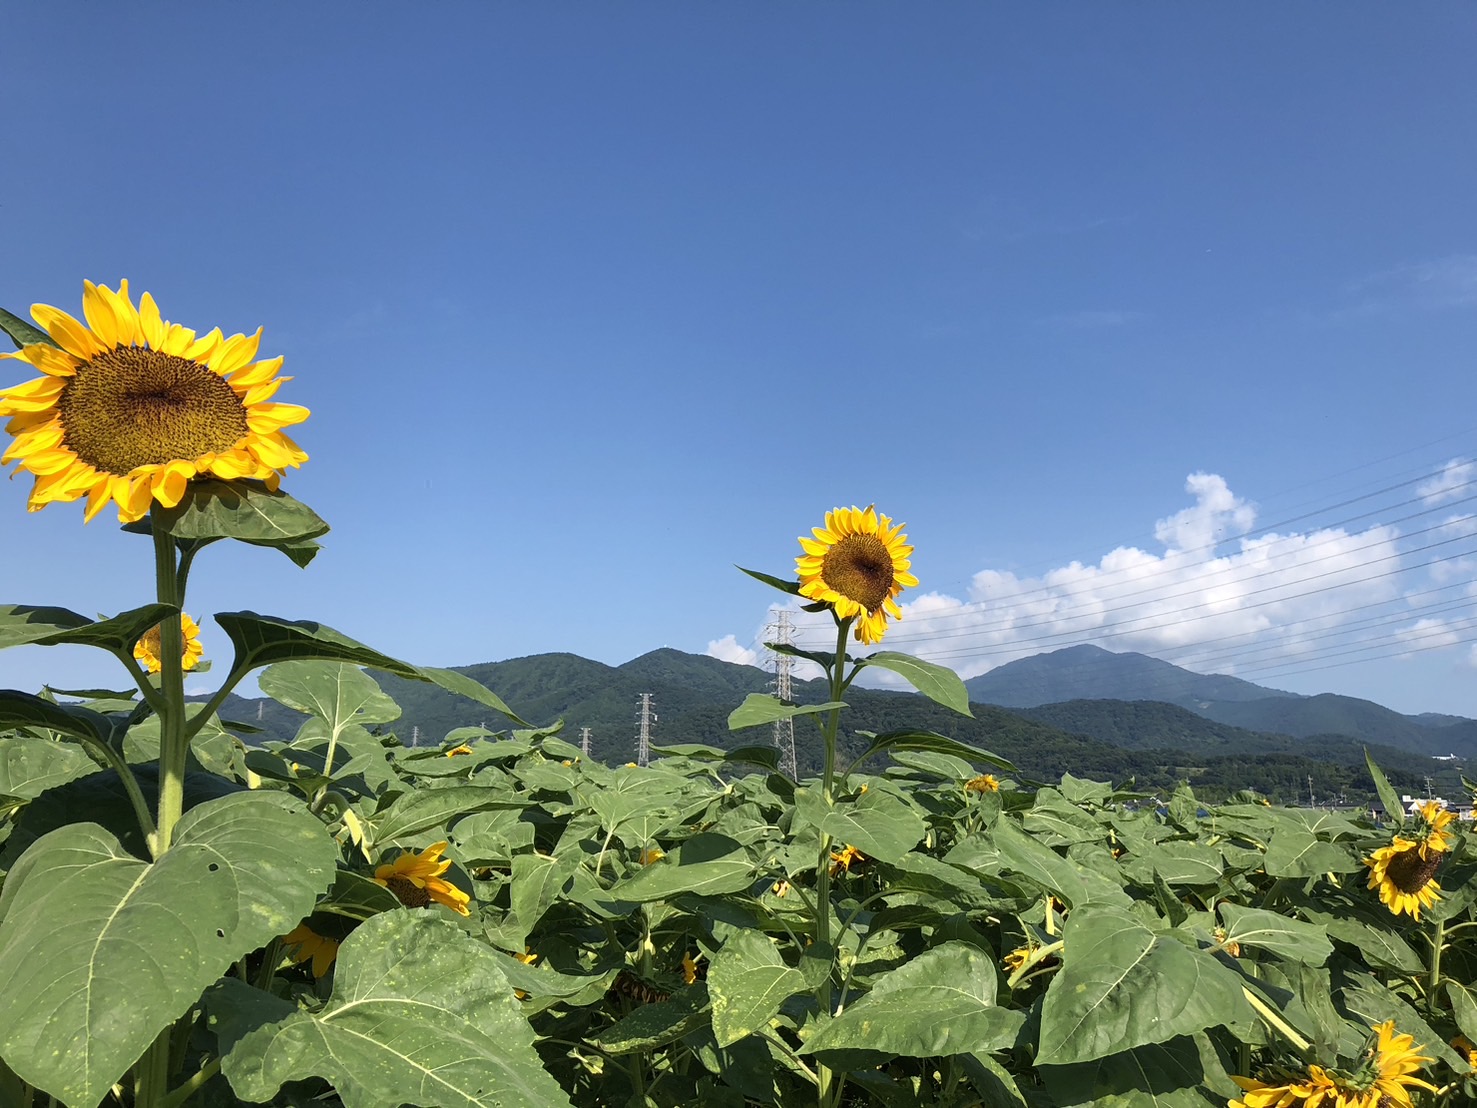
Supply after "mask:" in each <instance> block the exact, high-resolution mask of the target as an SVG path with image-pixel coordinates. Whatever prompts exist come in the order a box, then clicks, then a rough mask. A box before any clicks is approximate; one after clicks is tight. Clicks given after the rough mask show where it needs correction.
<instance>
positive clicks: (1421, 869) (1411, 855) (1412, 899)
mask: <svg viewBox="0 0 1477 1108" xmlns="http://www.w3.org/2000/svg"><path fill="white" fill-rule="evenodd" d="M1416 812H1417V814H1418V816H1419V818H1418V819H1417V821H1416V823H1415V824H1414V826H1413V827H1412V828H1411V836H1412V837H1410V838H1406V837H1405V836H1404V835H1396V836H1395V838H1394V840H1393V841H1392V842H1391V843H1390V845H1389V846H1382V847H1380V848H1379V849H1378V850H1376V851H1374V852H1373V853H1372V854H1370V856H1369V857H1367V858H1365V859H1364V864H1365V865H1366V866H1368V867H1369V883H1368V886H1367V887H1368V888H1371V889H1378V890H1379V894H1380V901H1381V903H1383V904H1384V905H1385V906H1386V907H1387V908H1389V909H1390V911H1391V912H1392V913H1394V914H1395V915H1397V916H1398V915H1400V914H1401V913H1402V912H1406V913H1409V915H1410V917H1411V918H1412V919H1414V920H1417V921H1419V920H1420V918H1421V909H1423V908H1429V907H1431V906H1432V905H1433V904H1435V903H1436V901H1438V900H1440V899H1441V886H1440V885H1439V884H1438V883H1437V881H1436V870H1437V869H1438V868H1439V867H1440V865H1441V856H1442V855H1443V854H1444V853H1445V852H1446V851H1448V850H1450V849H1451V835H1452V833H1451V832H1450V831H1449V830H1447V828H1448V827H1449V826H1450V825H1451V823H1452V822H1453V821H1454V820H1455V819H1456V816H1455V815H1454V814H1453V813H1451V812H1448V811H1445V810H1444V809H1442V808H1441V806H1440V805H1438V804H1436V803H1435V802H1434V801H1426V802H1425V803H1423V804H1421V805H1420V806H1419V807H1418V808H1417V809H1416Z"/></svg>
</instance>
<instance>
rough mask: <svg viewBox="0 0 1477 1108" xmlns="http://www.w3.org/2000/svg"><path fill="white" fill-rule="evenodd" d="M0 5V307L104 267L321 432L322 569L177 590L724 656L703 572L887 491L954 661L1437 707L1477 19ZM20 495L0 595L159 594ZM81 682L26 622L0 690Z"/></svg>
mask: <svg viewBox="0 0 1477 1108" xmlns="http://www.w3.org/2000/svg"><path fill="white" fill-rule="evenodd" d="M6 21H7V40H8V42H9V44H10V47H11V48H10V49H9V50H8V51H7V57H6V64H5V65H4V66H3V67H0V103H4V104H5V105H6V118H7V125H6V130H7V142H6V146H7V156H6V157H5V159H4V163H3V168H0V226H3V228H4V241H5V247H6V249H5V264H4V266H3V267H0V305H3V306H5V307H8V308H9V309H10V310H12V311H16V312H19V313H22V314H23V313H25V311H26V310H27V309H28V307H29V305H30V304H31V303H33V302H37V301H39V302H43V303H50V304H55V305H57V306H59V307H62V308H65V309H67V310H70V311H73V312H76V311H77V310H78V309H79V304H80V296H81V286H82V281H83V279H84V278H86V279H91V280H94V281H98V282H101V283H106V284H108V285H110V286H113V285H115V284H116V281H117V280H118V278H120V277H128V278H129V280H130V283H131V284H132V286H133V288H134V289H135V291H142V290H144V289H147V290H150V291H151V292H153V294H154V295H155V297H156V298H157V299H158V301H159V303H160V305H161V308H162V310H163V312H164V314H165V315H166V316H167V317H169V318H171V319H174V320H177V321H179V322H182V323H185V324H186V325H189V326H193V327H196V328H197V329H199V330H201V331H204V330H207V329H209V328H210V327H212V326H217V325H219V326H221V327H222V328H224V329H225V330H226V332H227V333H228V334H229V333H231V332H233V331H241V330H245V331H250V330H254V329H255V328H256V327H257V326H258V325H264V326H265V328H266V334H265V338H264V340H263V346H262V351H263V354H264V355H267V356H271V355H275V354H283V355H285V357H286V366H285V369H284V372H286V373H289V374H292V375H294V376H295V378H296V379H295V380H294V381H293V382H292V383H290V384H289V385H288V386H286V388H285V389H284V390H283V392H282V393H281V394H279V397H278V399H280V400H284V401H289V402H294V403H300V404H305V405H307V406H308V407H310V408H311V409H312V410H313V416H312V418H311V419H310V420H309V421H308V422H307V423H306V424H304V425H302V426H301V427H300V428H297V429H296V431H295V432H294V436H295V437H296V438H297V439H298V441H299V442H300V443H301V444H302V445H303V446H304V447H305V448H306V449H307V450H308V451H309V453H310V454H311V455H312V460H311V461H310V462H309V463H308V465H307V466H306V467H304V468H303V469H302V470H301V471H300V472H297V473H294V474H292V475H291V477H290V478H289V479H288V481H287V482H286V485H285V487H286V488H287V489H288V490H289V491H290V492H292V493H293V494H294V495H296V496H298V497H299V498H301V499H303V500H305V501H307V502H308V503H310V504H311V505H313V506H314V507H315V508H316V509H317V510H318V511H319V513H320V514H322V515H323V516H324V517H325V518H327V519H328V520H329V521H330V522H331V523H332V524H333V527H334V530H333V533H332V534H331V535H330V536H329V538H328V542H327V549H326V550H325V551H324V553H323V554H322V555H321V556H320V558H319V560H318V562H317V563H316V564H315V565H313V566H312V567H311V568H310V569H308V570H307V571H299V570H297V569H295V568H294V567H293V566H292V565H290V564H289V563H288V562H287V561H286V560H285V559H282V558H280V557H278V556H276V555H274V554H272V553H270V552H265V551H260V550H254V549H251V550H242V551H239V552H221V553H216V552H214V551H212V555H213V556H210V557H206V558H203V559H202V561H201V562H200V564H199V565H198V567H197V570H196V572H195V576H194V578H193V579H192V592H191V597H190V601H189V605H188V606H189V608H190V610H191V611H192V613H193V614H195V615H197V616H206V615H208V613H209V612H212V611H218V610H231V609H238V608H251V609H255V610H259V611H266V612H270V613H272V614H276V615H281V616H286V617H290V618H313V619H318V620H321V621H323V622H326V623H328V624H331V625H333V626H335V627H337V628H339V629H340V630H342V631H344V632H345V633H348V634H351V635H354V636H355V637H358V638H361V639H363V640H365V641H367V642H369V643H371V644H373V645H375V646H377V647H379V648H381V649H383V650H386V651H387V652H389V653H392V654H397V655H399V656H402V657H405V658H408V659H411V660H413V661H417V662H423V663H430V664H440V665H461V664H470V663H473V662H479V661H491V660H497V659H502V658H508V657H516V656H520V655H525V654H533V653H541V652H545V651H557V650H565V651H571V652H574V653H578V654H582V655H585V656H587V657H592V658H597V659H600V660H602V661H605V662H610V663H619V662H622V661H625V660H627V659H629V658H632V657H634V656H636V655H639V654H641V653H644V652H645V651H647V650H650V649H652V648H655V647H658V646H663V645H669V646H673V647H677V648H679V649H683V650H689V651H693V652H703V651H706V650H711V651H712V652H713V653H715V654H718V655H719V656H723V657H729V658H733V659H736V660H748V659H751V658H755V659H758V660H762V659H759V656H758V655H757V654H756V651H757V650H758V649H760V647H761V644H762V639H763V634H762V632H763V628H764V626H765V624H766V622H767V621H768V619H769V618H770V617H769V614H768V612H767V605H768V604H769V603H770V600H771V596H770V595H767V594H766V591H765V590H764V589H763V588H762V586H759V585H757V584H756V583H754V582H752V581H750V580H749V579H747V578H745V577H743V576H742V575H740V574H739V573H738V572H737V571H736V570H735V569H734V568H733V565H734V564H735V563H739V564H743V565H749V566H754V567H756V568H761V569H765V570H768V571H771V572H776V573H781V574H787V573H789V572H790V569H791V567H792V565H793V562H792V559H793V557H794V555H795V553H796V552H797V548H796V545H795V542H794V538H795V536H796V535H798V534H800V533H802V532H803V531H806V530H808V529H809V528H810V527H811V526H812V525H814V524H818V523H820V522H821V519H822V517H823V514H824V512H825V511H826V510H827V509H828V508H831V507H834V506H837V505H847V504H859V505H865V504H867V503H869V502H876V504H877V505H878V507H879V509H880V510H882V511H884V512H886V513H888V514H889V515H892V516H894V517H895V518H898V519H901V520H904V521H906V522H907V524H908V533H909V535H910V537H911V539H912V541H913V542H914V544H915V546H916V548H917V549H916V554H915V558H914V567H913V568H914V571H915V573H916V574H917V576H918V577H919V578H920V580H921V585H920V588H919V589H918V590H916V591H913V592H910V593H909V594H906V595H905V598H904V599H906V600H909V601H910V602H911V603H910V605H909V606H908V607H907V608H906V612H907V615H906V618H905V620H904V622H903V623H902V624H900V625H899V626H898V627H896V628H895V629H894V632H893V633H892V634H891V635H890V636H889V638H888V641H887V643H886V645H888V646H895V647H896V648H897V649H907V650H912V651H916V652H919V653H922V654H924V655H925V656H931V657H936V658H937V659H938V660H940V661H944V662H947V663H948V664H951V665H955V666H956V667H957V668H958V669H959V670H960V671H961V672H962V673H964V674H965V675H971V674H973V673H976V672H982V671H983V670H984V669H986V668H988V667H989V666H990V665H994V664H998V663H999V662H1001V661H1007V660H1010V658H1012V657H1019V656H1022V655H1025V654H1030V653H1035V652H1037V651H1039V650H1042V649H1051V648H1054V647H1057V646H1066V645H1072V644H1073V643H1076V642H1096V643H1098V644H1099V645H1102V646H1104V647H1107V648H1109V649H1120V650H1121V649H1136V650H1144V651H1146V652H1149V653H1155V654H1157V655H1159V656H1162V657H1166V658H1169V659H1170V660H1178V661H1183V662H1184V663H1185V664H1187V665H1190V666H1191V667H1192V668H1201V669H1206V670H1220V671H1225V672H1235V673H1239V674H1242V675H1244V676H1248V677H1251V678H1252V679H1254V680H1259V681H1262V682H1263V683H1266V684H1272V685H1276V686H1278V687H1283V688H1290V689H1294V690H1296V691H1302V692H1318V691H1324V690H1327V691H1338V692H1345V693H1350V694H1354V695H1363V696H1368V697H1371V698H1373V699H1377V700H1380V701H1382V702H1384V703H1387V704H1390V705H1391V706H1393V707H1396V708H1399V709H1401V710H1405V711H1420V710H1440V711H1452V712H1461V713H1466V714H1471V715H1477V668H1474V655H1473V640H1474V639H1477V630H1473V629H1472V628H1473V626H1474V623H1473V622H1464V621H1472V620H1473V617H1474V616H1477V612H1474V611H1473V610H1472V609H1471V608H1470V607H1469V606H1468V590H1467V588H1466V585H1465V582H1466V580H1468V579H1470V578H1471V576H1472V572H1471V571H1472V570H1473V569H1474V568H1477V538H1474V539H1472V540H1471V541H1466V534H1467V532H1469V531H1470V530H1472V529H1473V525H1472V523H1471V522H1470V521H1469V520H1467V519H1466V515H1467V509H1466V506H1465V505H1464V503H1463V499H1462V498H1463V497H1465V496H1467V495H1468V494H1469V492H1470V490H1469V489H1467V487H1466V485H1465V483H1464V482H1465V481H1467V480H1468V478H1467V477H1466V476H1465V474H1466V472H1467V471H1466V470H1464V469H1463V466H1464V464H1465V463H1466V461H1467V460H1468V459H1470V458H1473V457H1477V405H1474V403H1473V401H1474V399H1477V396H1474V394H1477V382H1474V379H1473V374H1472V372H1471V365H1472V351H1473V350H1474V349H1477V343H1474V339H1477V228H1474V223H1473V216H1472V211H1473V200H1472V198H1473V196H1474V195H1477V153H1474V151H1477V114H1474V113H1473V112H1472V111H1471V110H1470V108H1471V105H1472V103H1473V94H1474V92H1477V75H1474V72H1473V69H1472V66H1471V64H1470V60H1471V58H1472V56H1473V52H1474V47H1477V12H1474V10H1473V9H1471V8H1470V7H1466V6H1461V5H1428V6H1425V7H1423V8H1421V9H1419V10H1418V11H1415V12H1412V11H1411V10H1408V9H1399V10H1397V9H1395V8H1391V7H1388V6H1385V5H1376V4H1372V3H1371V4H1356V5H1345V6H1341V7H1340V8H1339V9H1338V11H1337V12H1336V13H1334V12H1333V10H1332V9H1330V8H1327V7H1323V6H1314V5H1307V6H1300V7H1297V8H1294V9H1287V8H1284V7H1273V6H1267V7H1265V8H1262V9H1259V10H1258V9H1247V8H1245V7H1239V8H1238V7H1235V6H1230V5H1220V6H1213V7H1212V6H1181V5H1170V4H1144V5H1130V6H1120V5H1111V6H1110V5H1089V4H1085V3H1076V4H1060V5H1051V6H1037V5H1024V4H1020V5H1005V4H996V5H973V4H940V5H929V6H927V8H926V9H924V8H918V7H916V6H911V5H901V4H876V3H866V4H853V5H840V4H831V5H819V4H817V5H805V6H792V5H779V4H753V5H722V6H720V5H693V4H676V3H671V4H639V3H638V4H625V5H603V6H595V5H588V6H582V5H574V4H558V3H551V4H539V5H534V4H524V5H513V4H504V5H481V4H456V3H444V4H438V5H434V6H409V5H404V6H400V5H389V4H368V5H352V6H351V5H348V4H344V3H323V4H316V5H296V4H294V5H288V4H275V3H254V4H251V5H199V6H186V5H174V4H170V5H166V4H155V5H139V6H130V7H126V8H125V7H116V6H106V5H95V4H80V3H59V4H48V5H39V4H36V5H15V6H13V7H11V8H9V9H7V13H6ZM17 44H19V45H17ZM4 365H9V367H10V368H8V369H7V368H4ZM28 376H30V374H27V373H26V372H25V367H24V366H20V365H18V364H17V363H3V364H0V383H3V384H13V383H18V382H19V381H21V380H24V379H26V378H27V377H28ZM1197 474H1198V475H1200V476H1198V477H1197V476H1194V475H1197ZM1443 474H1444V476H1442V475H1443ZM1443 481H1444V482H1445V483H1444V484H1443V483H1442V482H1443ZM29 483H30V482H29V479H27V478H22V479H17V480H15V481H13V482H5V483H0V518H4V519H6V520H8V521H9V522H7V523H5V524H4V525H3V532H0V533H3V534H4V536H5V537H6V539H7V540H8V541H6V543H5V545H4V549H3V555H0V558H3V561H0V567H3V569H4V577H5V579H6V580H7V582H8V584H7V587H6V589H5V598H6V599H8V600H12V601H15V602H25V603H53V604H61V605H65V606H67V607H71V608H74V609H76V610H79V611H82V612H85V613H88V614H92V613H96V612H113V611H117V610H119V609H122V608H128V607H133V606H135V605H137V604H140V603H143V602H145V601H146V600H148V599H149V598H150V595H149V590H150V589H151V587H152V586H151V576H150V558H149V550H148V547H147V543H146V542H144V541H142V540H140V539H137V538H134V537H131V536H127V535H122V534H120V533H118V532H117V530H116V528H115V526H114V525H113V523H112V522H111V520H110V519H109V518H108V517H107V516H104V517H100V518H99V520H98V521H96V522H94V523H93V524H91V525H89V526H87V527H85V528H84V527H83V525H82V522H81V510H80V507H79V506H70V507H69V506H53V507H51V508H48V509H47V510H45V511H44V512H41V513H37V514H34V515H28V514H27V513H26V512H25V510H24V505H25V495H26V490H27V488H28V486H29ZM1381 489H1387V491H1386V492H1384V493H1378V492H1377V490H1381ZM1354 498H1363V499H1358V501H1357V502H1356V503H1353V504H1350V505H1346V506H1343V507H1340V506H1339V505H1340V504H1341V503H1342V502H1344V501H1349V500H1352V499H1354ZM1365 513H1367V514H1365ZM1289 520H1291V521H1292V522H1289V523H1286V524H1285V525H1284V521H1289ZM1272 525H1275V526H1272ZM1269 526H1271V528H1272V529H1271V530H1270V531H1266V530H1264V529H1266V528H1268V527H1269ZM1433 528H1444V530H1440V531H1437V530H1433ZM1418 531H1419V532H1422V533H1421V534H1420V535H1413V533H1414V532H1418ZM1243 535H1244V536H1245V537H1238V536H1243ZM1446 539H1450V540H1452V541H1449V542H1445V545H1442V546H1438V547H1434V548H1430V549H1421V548H1422V547H1425V546H1426V545H1427V544H1429V543H1432V542H1435V541H1438V540H1443V541H1444V540H1446ZM1427 563H1432V564H1427ZM1074 566H1075V567H1076V568H1075V569H1074V568H1073V567H1074ZM1273 586H1276V587H1277V588H1278V589H1280V590H1281V591H1267V590H1269V589H1270V588H1271V587H1273ZM1437 588H1441V589H1444V590H1445V591H1443V592H1440V593H1434V592H1431V591H1429V590H1434V589H1437ZM1438 606H1439V610H1437V609H1438ZM1422 620H1424V621H1426V622H1424V623H1423V622H1421V621H1422ZM202 623H204V624H205V626H206V636H207V637H206V648H207V653H208V654H210V653H213V652H215V651H220V650H224V649H225V646H226V644H225V642H224V637H223V636H222V635H220V633H219V632H218V631H216V632H215V633H214V634H211V630H212V626H211V625H210V624H209V623H208V621H207V620H202ZM1443 644H1444V645H1443ZM1438 645H1441V646H1442V647H1443V648H1441V649H1427V648H1429V647H1433V646H1438ZM1361 650H1362V653H1360V652H1359V651H1361ZM1351 651H1352V652H1351ZM1350 662H1353V663H1355V664H1349V663H1350ZM111 666H112V663H110V662H109V660H107V659H106V658H102V659H100V660H99V659H93V658H91V657H89V656H87V655H85V654H74V653H72V652H69V651H66V650H41V649H34V648H29V649H22V650H15V651H9V652H6V653H5V654H3V655H0V684H5V685H12V686H15V687H20V688H34V687H36V686H37V685H39V684H40V683H42V682H43V681H49V682H51V683H53V684H92V683H113V682H116V680H117V679H118V678H119V677H121V673H117V674H115V671H114V670H113V669H112V668H111ZM201 683H202V685H208V684H209V677H208V676H207V677H205V678H204V679H203V680H202V682H201Z"/></svg>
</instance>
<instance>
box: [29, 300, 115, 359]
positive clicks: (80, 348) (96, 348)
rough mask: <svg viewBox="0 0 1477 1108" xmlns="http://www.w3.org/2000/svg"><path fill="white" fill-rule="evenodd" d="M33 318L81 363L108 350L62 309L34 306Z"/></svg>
mask: <svg viewBox="0 0 1477 1108" xmlns="http://www.w3.org/2000/svg"><path fill="white" fill-rule="evenodd" d="M31 318H32V319H34V320H35V321H36V322H37V323H39V324H41V326H42V327H43V328H44V329H45V330H46V332H47V334H49V335H50V336H51V337H52V338H53V339H55V340H56V341H57V343H58V344H59V345H60V346H61V348H62V349H63V350H65V351H66V352H67V353H68V354H71V355H72V356H73V357H74V358H77V359H78V360H79V361H83V362H85V361H87V360H88V359H90V358H93V357H96V356H97V355H98V354H101V353H102V352H103V351H104V350H106V349H107V347H105V346H103V345H102V344H101V343H100V342H98V340H97V338H96V337H95V336H94V335H93V333H92V332H91V331H89V330H88V329H87V328H86V327H84V326H83V325H82V324H81V323H79V322H78V321H77V320H75V319H73V318H72V317H71V316H69V315H68V314H67V313H66V312H64V311H62V310H61V309H60V308H53V307H52V306H51V305H50V304H32V305H31Z"/></svg>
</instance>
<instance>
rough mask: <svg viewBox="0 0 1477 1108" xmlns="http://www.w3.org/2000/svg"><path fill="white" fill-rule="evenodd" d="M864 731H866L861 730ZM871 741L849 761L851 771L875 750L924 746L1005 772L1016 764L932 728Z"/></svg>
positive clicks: (874, 738)
mask: <svg viewBox="0 0 1477 1108" xmlns="http://www.w3.org/2000/svg"><path fill="white" fill-rule="evenodd" d="M860 733H861V734H863V735H865V734H867V732H865V731H863V732H860ZM871 738H872V742H871V744H870V745H869V746H868V747H867V749H866V750H865V751H863V752H862V754H861V755H860V756H859V757H858V758H857V759H856V760H855V761H853V762H852V763H851V767H850V769H848V770H847V771H846V772H847V773H848V774H850V773H851V771H852V770H854V769H856V767H857V766H859V765H861V764H862V763H863V762H865V761H866V760H867V759H868V758H870V757H872V755H874V754H880V753H881V752H882V751H884V750H926V751H928V752H929V753H931V754H952V755H954V756H955V757H956V758H964V759H966V760H967V761H970V762H984V763H985V764H987V765H991V766H995V767H996V768H997V769H1003V770H1005V772H1006V773H1015V772H1016V769H1015V766H1013V765H1011V764H1010V763H1009V762H1007V761H1006V760H1005V759H1004V758H1002V757H1000V755H998V754H991V753H990V752H989V751H988V750H981V749H980V748H979V747H977V746H970V745H969V744H968V743H962V742H960V741H959V740H957V739H951V738H949V737H948V736H947V735H940V734H938V733H937V732H935V731H915V730H911V729H910V730H906V731H888V732H886V733H885V734H881V735H873V736H871Z"/></svg>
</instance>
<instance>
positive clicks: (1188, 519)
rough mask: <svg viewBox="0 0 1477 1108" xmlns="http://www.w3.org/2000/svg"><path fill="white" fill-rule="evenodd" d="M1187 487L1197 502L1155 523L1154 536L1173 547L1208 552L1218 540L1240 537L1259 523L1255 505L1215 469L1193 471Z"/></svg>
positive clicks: (1193, 551)
mask: <svg viewBox="0 0 1477 1108" xmlns="http://www.w3.org/2000/svg"><path fill="white" fill-rule="evenodd" d="M1185 491H1186V492H1188V493H1191V494H1193V495H1194V497H1195V505H1194V507H1191V508H1185V509H1182V510H1181V511H1178V512H1176V513H1175V514H1174V515H1172V516H1170V517H1169V518H1168V519H1161V520H1160V521H1159V522H1158V523H1156V524H1154V537H1155V538H1156V539H1158V540H1159V541H1160V542H1162V543H1163V544H1164V545H1165V546H1167V547H1169V548H1170V550H1171V551H1188V552H1190V553H1197V552H1201V551H1204V552H1206V553H1209V551H1210V550H1211V549H1213V548H1214V547H1215V546H1216V544H1217V543H1220V542H1222V541H1224V540H1226V539H1229V538H1238V537H1240V536H1241V535H1244V534H1246V533H1247V532H1248V531H1250V530H1251V528H1252V525H1253V524H1255V523H1256V509H1255V508H1253V507H1252V506H1251V505H1250V504H1248V503H1246V501H1244V500H1242V499H1241V498H1240V497H1239V496H1237V495H1236V494H1235V493H1233V492H1232V491H1231V490H1230V489H1229V488H1227V487H1226V482H1225V479H1224V478H1223V477H1219V476H1217V475H1216V474H1214V473H1192V474H1190V476H1189V477H1188V478H1187V479H1186V480H1185Z"/></svg>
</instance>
